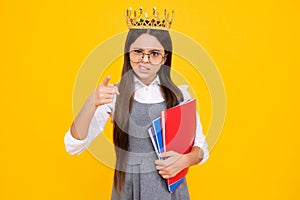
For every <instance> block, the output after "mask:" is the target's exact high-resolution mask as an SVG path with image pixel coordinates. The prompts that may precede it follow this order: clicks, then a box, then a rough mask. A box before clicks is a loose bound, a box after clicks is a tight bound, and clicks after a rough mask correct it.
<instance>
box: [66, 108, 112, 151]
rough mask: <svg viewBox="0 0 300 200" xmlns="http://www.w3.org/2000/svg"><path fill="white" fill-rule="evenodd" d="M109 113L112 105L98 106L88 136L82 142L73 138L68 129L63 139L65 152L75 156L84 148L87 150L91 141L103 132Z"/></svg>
mask: <svg viewBox="0 0 300 200" xmlns="http://www.w3.org/2000/svg"><path fill="white" fill-rule="evenodd" d="M111 112H112V104H106V105H102V106H98V108H97V109H96V111H95V114H94V116H93V118H92V120H91V123H90V126H89V129H88V135H87V137H86V138H85V139H83V140H78V139H76V138H74V137H73V136H72V135H71V132H70V129H69V130H68V131H67V133H66V134H65V137H64V143H65V149H66V151H67V152H68V153H69V154H71V155H76V154H80V153H82V152H83V151H84V150H85V149H86V148H88V147H89V146H90V144H91V143H92V141H93V140H94V139H95V138H96V137H97V136H98V135H99V134H100V133H101V132H102V131H103V129H104V126H105V124H106V121H107V119H108V117H109V116H110V113H111Z"/></svg>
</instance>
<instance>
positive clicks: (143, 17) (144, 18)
mask: <svg viewBox="0 0 300 200" xmlns="http://www.w3.org/2000/svg"><path fill="white" fill-rule="evenodd" d="M173 18H174V10H172V13H171V14H170V13H167V10H166V9H164V14H163V16H160V15H159V13H158V12H157V11H156V7H154V8H153V12H152V16H149V15H148V13H146V12H145V13H143V8H142V7H140V10H139V14H137V12H136V11H133V12H132V8H131V7H130V8H129V9H127V10H126V23H127V26H128V28H129V29H146V28H150V29H162V30H168V29H170V27H171V25H172V21H173Z"/></svg>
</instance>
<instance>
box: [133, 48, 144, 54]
mask: <svg viewBox="0 0 300 200" xmlns="http://www.w3.org/2000/svg"><path fill="white" fill-rule="evenodd" d="M132 52H133V53H135V54H143V52H142V51H141V50H139V49H134V50H132Z"/></svg>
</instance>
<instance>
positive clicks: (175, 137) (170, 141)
mask: <svg viewBox="0 0 300 200" xmlns="http://www.w3.org/2000/svg"><path fill="white" fill-rule="evenodd" d="M161 122H162V132H163V133H162V135H163V143H164V145H163V146H164V151H175V152H177V153H180V154H186V153H188V152H190V150H191V148H192V146H193V144H194V139H195V134H196V99H190V100H188V101H186V102H184V103H182V104H180V105H177V106H175V107H172V108H169V109H167V110H165V111H162V112H161ZM187 172H188V168H185V169H183V170H182V171H181V172H179V173H178V174H177V175H176V176H175V177H172V178H169V179H167V185H168V188H169V190H171V191H174V190H175V188H176V187H177V186H178V185H179V184H180V183H179V184H176V183H178V181H181V182H182V180H183V178H184V177H185V175H186V174H187ZM175 186H176V187H175Z"/></svg>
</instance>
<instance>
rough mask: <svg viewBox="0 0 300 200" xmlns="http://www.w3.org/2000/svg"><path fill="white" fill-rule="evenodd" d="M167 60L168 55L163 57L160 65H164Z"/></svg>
mask: <svg viewBox="0 0 300 200" xmlns="http://www.w3.org/2000/svg"><path fill="white" fill-rule="evenodd" d="M167 58H168V54H166V55H165V57H164V59H163V61H162V65H163V64H165V62H166V61H167Z"/></svg>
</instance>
